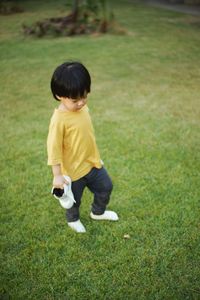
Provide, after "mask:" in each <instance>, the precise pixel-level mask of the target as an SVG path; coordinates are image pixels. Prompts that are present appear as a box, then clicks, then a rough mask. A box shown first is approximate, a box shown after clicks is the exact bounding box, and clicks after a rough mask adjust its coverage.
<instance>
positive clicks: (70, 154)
mask: <svg viewBox="0 0 200 300" xmlns="http://www.w3.org/2000/svg"><path fill="white" fill-rule="evenodd" d="M90 85H91V78H90V74H89V72H88V70H87V69H86V68H85V67H84V66H83V65H82V64H81V63H79V62H66V63H63V64H62V65H60V66H58V67H57V68H56V70H55V71H54V73H53V76H52V79H51V91H52V94H53V96H54V98H55V99H56V100H57V101H59V102H60V103H59V105H58V108H57V109H55V111H54V113H53V116H52V118H51V122H50V126H49V134H48V139H47V152H48V165H51V167H52V172H53V187H55V188H60V189H63V186H64V185H65V184H68V182H67V181H66V179H65V177H64V176H63V175H67V176H69V177H70V178H71V180H72V185H71V189H72V192H73V195H74V199H75V201H76V203H74V204H73V206H72V207H71V208H70V209H67V210H66V217H67V223H68V225H69V226H70V227H71V228H72V229H73V230H75V231H76V232H85V231H86V229H85V227H84V225H83V224H82V223H81V221H80V215H79V207H80V204H81V198H82V194H83V191H84V189H85V187H87V188H88V189H89V190H90V191H91V192H92V193H93V194H94V200H93V203H92V208H91V213H90V217H91V218H92V219H94V220H110V221H117V220H118V215H117V214H116V213H115V212H113V211H109V210H106V206H107V204H108V202H109V199H110V194H111V192H112V188H113V185H112V181H111V179H110V177H109V175H108V173H107V171H106V169H105V168H104V167H103V164H102V161H101V159H100V155H99V151H98V148H97V145H96V141H95V136H94V129H93V126H92V122H91V119H90V115H89V109H88V107H87V95H88V93H89V92H90Z"/></svg>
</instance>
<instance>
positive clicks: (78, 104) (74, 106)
mask: <svg viewBox="0 0 200 300" xmlns="http://www.w3.org/2000/svg"><path fill="white" fill-rule="evenodd" d="M60 101H61V103H62V107H63V108H64V109H65V110H67V111H78V110H80V109H81V108H82V107H83V106H84V105H85V104H86V103H87V95H86V96H85V97H84V98H80V99H71V98H67V97H61V98H60Z"/></svg>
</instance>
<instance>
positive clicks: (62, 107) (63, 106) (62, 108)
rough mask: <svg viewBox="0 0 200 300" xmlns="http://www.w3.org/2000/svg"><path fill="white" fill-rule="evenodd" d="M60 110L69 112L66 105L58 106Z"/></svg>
mask: <svg viewBox="0 0 200 300" xmlns="http://www.w3.org/2000/svg"><path fill="white" fill-rule="evenodd" d="M58 110H61V111H69V110H68V109H67V108H66V106H65V105H63V104H62V103H60V105H59V106H58Z"/></svg>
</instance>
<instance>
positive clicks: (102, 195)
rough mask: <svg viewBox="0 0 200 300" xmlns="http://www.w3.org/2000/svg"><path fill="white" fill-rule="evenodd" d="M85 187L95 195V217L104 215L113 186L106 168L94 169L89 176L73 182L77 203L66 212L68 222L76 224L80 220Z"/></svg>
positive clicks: (93, 209)
mask: <svg viewBox="0 0 200 300" xmlns="http://www.w3.org/2000/svg"><path fill="white" fill-rule="evenodd" d="M85 187H87V188H88V189H89V190H90V191H91V192H92V193H93V194H94V200H93V203H92V212H93V213H94V214H95V215H101V214H103V213H104V211H105V209H106V205H107V204H108V202H109V199H110V194H111V192H112V188H113V184H112V181H111V179H110V177H109V175H108V173H107V171H106V169H105V168H104V167H102V168H101V169H97V168H93V169H92V170H91V171H90V172H89V173H88V174H87V175H85V176H84V177H82V178H80V179H78V180H76V181H73V182H72V192H73V194H74V198H75V200H76V203H74V205H73V206H72V208H70V209H67V211H66V217H67V222H74V221H77V220H78V219H79V207H80V205H81V198H82V195H83V191H84V189H85Z"/></svg>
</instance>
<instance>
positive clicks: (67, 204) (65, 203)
mask: <svg viewBox="0 0 200 300" xmlns="http://www.w3.org/2000/svg"><path fill="white" fill-rule="evenodd" d="M63 177H64V178H65V179H66V180H67V181H68V184H64V193H63V195H62V196H61V197H59V196H57V195H55V190H56V188H54V187H53V188H52V190H51V193H52V195H53V196H54V197H55V198H56V199H58V200H59V202H60V205H61V206H62V207H63V208H65V209H70V208H71V207H72V206H73V205H74V203H76V201H75V199H74V195H73V193H72V190H71V184H72V181H71V178H70V177H69V176H66V175H63ZM57 190H61V191H63V190H62V189H57Z"/></svg>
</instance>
